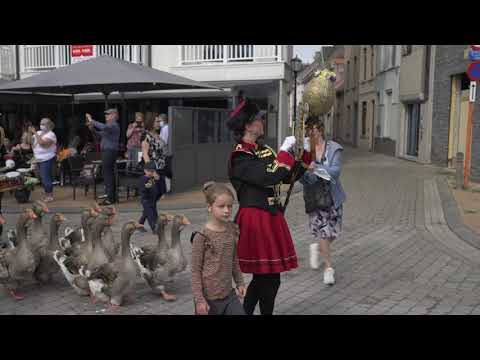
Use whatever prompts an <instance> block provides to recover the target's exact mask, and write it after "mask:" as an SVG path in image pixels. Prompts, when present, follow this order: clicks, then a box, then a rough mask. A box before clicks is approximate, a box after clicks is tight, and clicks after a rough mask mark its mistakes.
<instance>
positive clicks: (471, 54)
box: [468, 50, 480, 61]
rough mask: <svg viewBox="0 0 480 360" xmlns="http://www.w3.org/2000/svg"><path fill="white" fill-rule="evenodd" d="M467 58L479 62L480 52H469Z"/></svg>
mask: <svg viewBox="0 0 480 360" xmlns="http://www.w3.org/2000/svg"><path fill="white" fill-rule="evenodd" d="M468 57H469V58H470V60H472V61H477V60H480V50H470V51H469V52H468Z"/></svg>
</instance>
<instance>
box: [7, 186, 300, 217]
mask: <svg viewBox="0 0 480 360" xmlns="http://www.w3.org/2000/svg"><path fill="white" fill-rule="evenodd" d="M101 187H102V185H99V186H97V191H99V190H100V189H101ZM232 190H233V188H232ZM287 191H288V186H284V187H283V190H282V195H283V196H285V194H286V192H287ZM299 191H301V185H300V184H298V183H297V184H295V187H294V190H293V193H297V192H299ZM42 193H43V189H42V187H41V186H38V185H37V186H36V189H35V191H34V192H33V193H32V194H31V196H30V201H29V202H28V203H25V204H19V203H18V202H17V201H16V200H15V197H14V196H13V195H11V194H10V193H5V194H4V197H3V200H2V211H3V213H19V212H20V211H21V210H22V209H23V208H26V207H28V206H30V204H32V203H33V202H34V201H35V200H39V199H41V198H42ZM54 196H55V201H53V202H51V203H49V204H48V207H49V209H50V211H52V212H64V213H76V212H78V211H79V209H80V208H82V207H84V206H89V205H91V204H92V203H93V189H90V190H89V193H88V195H87V196H85V195H84V190H83V188H77V190H76V199H75V200H73V188H72V187H70V186H68V185H67V186H64V187H61V186H55V187H54ZM116 206H117V208H118V209H119V210H120V211H122V212H137V211H141V210H140V209H141V205H140V200H139V197H133V191H130V198H129V199H128V200H127V198H126V193H121V194H120V203H119V204H116ZM204 207H205V197H204V195H203V192H202V191H201V189H200V188H197V189H192V190H190V191H186V192H182V193H177V194H167V195H165V197H164V198H163V199H161V200H160V201H159V202H158V209H159V210H179V209H198V208H204Z"/></svg>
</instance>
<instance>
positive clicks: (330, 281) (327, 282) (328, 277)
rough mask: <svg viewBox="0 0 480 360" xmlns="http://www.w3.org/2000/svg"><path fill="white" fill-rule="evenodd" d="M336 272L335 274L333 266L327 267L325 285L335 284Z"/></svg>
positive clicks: (324, 277) (324, 276) (324, 274)
mask: <svg viewBox="0 0 480 360" xmlns="http://www.w3.org/2000/svg"><path fill="white" fill-rule="evenodd" d="M334 274H335V270H333V268H331V267H329V268H326V269H325V271H324V273H323V283H324V284H325V285H333V284H335V278H334V277H333V275H334Z"/></svg>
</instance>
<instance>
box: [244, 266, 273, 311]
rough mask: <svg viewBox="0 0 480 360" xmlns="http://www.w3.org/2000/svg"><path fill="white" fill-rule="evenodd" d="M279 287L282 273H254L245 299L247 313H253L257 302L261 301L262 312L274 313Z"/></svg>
mask: <svg viewBox="0 0 480 360" xmlns="http://www.w3.org/2000/svg"><path fill="white" fill-rule="evenodd" d="M279 287H280V274H253V279H252V281H251V282H250V284H249V285H248V289H247V294H246V295H245V300H244V301H243V308H244V309H245V312H246V314H247V315H253V312H254V311H255V307H256V306H257V303H260V313H261V314H262V315H272V314H273V307H274V306H275V297H276V296H277V291H278V288H279Z"/></svg>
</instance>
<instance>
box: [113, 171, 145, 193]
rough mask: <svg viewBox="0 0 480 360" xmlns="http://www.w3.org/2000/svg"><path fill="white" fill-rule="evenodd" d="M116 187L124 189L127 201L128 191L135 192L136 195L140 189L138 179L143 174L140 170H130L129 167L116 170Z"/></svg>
mask: <svg viewBox="0 0 480 360" xmlns="http://www.w3.org/2000/svg"><path fill="white" fill-rule="evenodd" d="M117 171H118V182H119V184H118V187H119V188H120V187H122V188H125V189H126V192H127V200H128V199H129V198H130V190H135V193H136V194H138V192H139V189H140V178H141V177H142V176H143V174H144V172H143V170H142V169H131V168H130V167H129V166H125V167H122V168H118V169H117Z"/></svg>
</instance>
